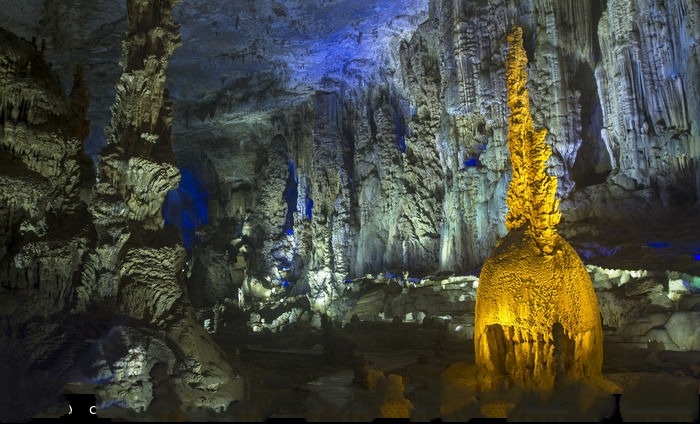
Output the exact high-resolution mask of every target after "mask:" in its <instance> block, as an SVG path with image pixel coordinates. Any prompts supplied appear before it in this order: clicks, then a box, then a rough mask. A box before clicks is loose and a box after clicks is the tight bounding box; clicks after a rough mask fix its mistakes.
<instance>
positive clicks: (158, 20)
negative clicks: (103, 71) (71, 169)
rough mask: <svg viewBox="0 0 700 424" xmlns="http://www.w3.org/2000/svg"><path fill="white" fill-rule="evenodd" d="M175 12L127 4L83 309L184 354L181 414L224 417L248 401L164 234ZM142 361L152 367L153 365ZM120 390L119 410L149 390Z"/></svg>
mask: <svg viewBox="0 0 700 424" xmlns="http://www.w3.org/2000/svg"><path fill="white" fill-rule="evenodd" d="M174 4H175V2H152V1H144V0H134V1H129V2H128V15H129V25H130V32H129V34H128V37H127V39H126V40H125V41H124V43H123V45H122V49H123V58H122V66H123V73H122V76H121V78H120V80H119V83H118V84H117V96H116V101H115V104H114V106H113V109H112V112H113V113H112V121H111V125H110V127H109V129H108V131H107V135H108V146H107V147H106V148H105V149H104V150H103V153H102V155H101V161H100V163H99V167H98V172H99V176H98V179H99V183H98V184H96V185H95V192H94V198H93V203H92V207H91V212H92V214H93V220H94V222H95V226H96V233H97V246H96V248H95V249H94V250H93V251H91V252H89V253H88V258H87V261H86V268H85V272H84V273H83V285H82V287H81V288H80V291H79V293H80V299H79V306H78V307H79V308H82V309H84V310H90V309H91V308H92V307H93V305H95V304H104V303H109V302H111V303H112V304H113V305H114V306H113V310H114V312H115V313H118V314H120V315H123V316H128V317H130V318H132V319H136V320H138V321H140V322H143V323H145V324H147V325H150V326H152V327H153V328H155V329H157V330H159V332H160V334H159V335H158V337H159V340H160V343H164V344H166V345H174V346H177V348H176V352H174V353H173V355H175V363H174V365H173V366H172V367H170V368H171V369H172V375H173V378H174V381H175V383H174V391H175V393H176V394H177V395H178V396H179V398H180V401H181V402H182V405H183V408H185V409H189V408H210V409H213V410H217V411H221V410H225V409H226V408H227V407H228V405H229V404H230V403H231V402H232V401H235V400H236V399H239V398H240V396H241V394H240V392H239V391H238V387H236V385H235V383H234V382H233V381H232V379H233V378H234V377H235V373H234V372H233V370H232V369H231V367H230V365H229V364H228V362H227V361H226V359H225V358H224V354H223V352H221V351H220V349H219V348H218V347H217V346H216V345H215V344H214V342H213V341H212V340H211V339H210V338H209V336H208V334H207V333H206V332H205V331H204V329H203V328H202V327H201V326H199V325H198V324H197V323H196V322H195V321H194V319H193V317H192V310H191V306H190V302H189V300H188V298H187V296H186V295H185V291H184V284H183V283H184V282H183V277H184V276H183V272H182V270H183V267H184V264H185V260H186V252H185V249H184V248H183V247H182V245H181V243H180V242H179V240H178V238H177V237H173V235H172V233H171V232H170V231H172V229H168V228H165V229H164V228H163V224H164V222H163V216H162V212H161V206H162V204H163V201H164V199H165V196H166V194H167V192H168V191H169V190H172V189H175V188H176V186H177V183H178V180H179V171H178V169H177V167H176V165H175V164H174V155H173V153H172V150H171V133H170V131H171V119H172V118H171V113H172V111H171V104H170V101H169V100H168V95H167V91H166V89H165V68H166V65H167V63H168V57H169V56H170V55H171V54H172V52H173V51H174V50H175V48H176V47H177V46H178V45H179V44H180V40H179V35H178V32H177V26H176V24H175V23H174V22H173V21H172V7H173V5H174ZM136 348H137V347H134V346H130V347H129V349H131V350H133V349H136ZM131 350H130V352H131ZM134 352H135V353H134V354H136V353H138V352H136V351H134ZM140 354H141V355H142V356H144V355H145V356H144V360H145V358H146V357H148V356H149V355H147V353H146V352H141V353H140ZM148 359H149V360H151V359H150V358H148ZM153 365H154V363H149V364H146V365H144V366H143V369H142V370H141V371H139V372H138V373H137V374H138V375H139V376H140V377H139V378H141V379H144V378H145V379H148V378H149V377H148V376H149V373H150V368H152V366H153ZM173 367H175V368H173ZM114 384H117V385H120V386H119V387H120V388H115V387H110V386H109V385H108V387H107V388H104V389H102V390H101V391H100V394H101V395H103V396H110V395H115V396H116V398H114V399H113V398H104V399H101V402H104V403H108V404H109V403H111V402H117V403H119V402H121V401H122V399H120V398H119V394H120V393H123V392H124V390H126V391H129V390H131V389H128V388H124V387H122V386H123V385H125V384H127V385H129V384H132V385H133V384H136V385H138V386H139V387H145V386H143V382H142V381H141V380H134V381H131V380H129V381H126V380H123V379H117V380H115V381H114ZM144 396H145V397H143V396H138V395H135V397H134V401H130V400H125V402H126V404H127V406H129V407H130V408H132V409H134V410H136V411H142V410H144V409H145V408H146V407H147V406H148V404H149V401H148V395H144ZM135 399H138V401H136V400H135ZM134 402H136V403H134Z"/></svg>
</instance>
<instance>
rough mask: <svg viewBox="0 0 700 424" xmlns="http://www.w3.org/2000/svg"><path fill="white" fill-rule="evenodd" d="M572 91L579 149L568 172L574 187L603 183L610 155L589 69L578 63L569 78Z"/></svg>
mask: <svg viewBox="0 0 700 424" xmlns="http://www.w3.org/2000/svg"><path fill="white" fill-rule="evenodd" d="M572 84H573V88H574V89H576V90H578V91H579V92H580V93H581V97H580V99H579V102H580V104H581V147H579V149H578V152H577V153H576V159H575V161H574V165H573V167H572V170H571V174H572V175H571V176H572V179H573V180H574V181H575V182H576V188H578V189H581V188H584V187H588V186H592V185H596V184H600V183H603V182H605V180H606V179H607V178H608V175H610V171H611V170H612V167H611V164H610V156H609V155H608V151H607V149H606V147H605V143H604V142H603V140H602V138H601V135H600V132H601V129H602V128H603V112H602V109H601V106H600V101H599V99H598V91H597V87H596V81H595V78H594V76H593V70H592V69H591V67H590V66H589V65H588V64H586V63H581V64H579V66H578V69H577V70H576V73H575V74H574V78H573V79H572Z"/></svg>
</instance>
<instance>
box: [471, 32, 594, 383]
mask: <svg viewBox="0 0 700 424" xmlns="http://www.w3.org/2000/svg"><path fill="white" fill-rule="evenodd" d="M508 43H509V51H508V56H507V59H506V79H507V80H506V82H507V89H508V106H509V108H510V116H509V119H508V147H509V149H510V153H511V163H512V168H513V178H512V181H511V184H510V187H509V189H508V199H507V202H508V208H509V212H508V215H507V217H506V224H507V227H508V230H509V232H508V235H507V236H506V237H505V238H504V239H502V240H501V241H500V242H499V244H498V246H497V247H496V249H495V250H494V252H493V253H492V254H491V256H490V257H489V258H488V259H487V260H486V263H485V264H484V266H483V268H482V271H481V275H480V277H479V287H478V289H477V296H476V317H475V332H474V342H475V349H476V352H475V353H476V364H477V366H479V367H480V368H481V369H482V370H483V371H487V375H491V376H494V377H495V378H494V379H490V382H491V383H493V384H495V383H496V381H498V377H499V376H502V377H505V378H509V379H510V380H511V381H512V382H513V383H515V384H518V385H522V386H525V387H531V388H535V389H541V390H549V389H551V388H552V387H553V386H554V378H555V376H556V375H557V374H559V373H563V374H564V375H566V376H567V377H569V378H576V379H587V380H593V381H595V382H597V383H601V384H604V383H603V382H604V380H603V379H602V375H601V371H602V370H601V369H602V364H603V333H602V328H601V322H600V315H599V312H598V301H597V299H596V295H595V292H594V291H593V284H592V283H591V279H590V277H589V275H588V272H587V271H586V269H585V267H584V266H583V263H582V262H581V259H580V258H579V257H578V254H577V253H576V251H575V250H574V249H573V248H572V247H571V246H570V245H569V244H568V243H567V242H566V240H564V239H563V238H562V237H561V236H559V235H558V234H557V232H556V228H555V226H556V225H557V223H558V222H559V218H560V214H559V210H558V200H557V199H556V197H555V194H556V188H557V179H556V177H552V176H548V175H547V174H546V172H545V169H546V166H545V162H546V161H547V159H548V158H549V157H550V155H551V149H550V147H549V146H548V145H547V143H546V142H545V137H546V134H547V133H546V130H535V129H534V127H533V122H532V117H531V115H530V105H529V93H528V90H527V87H526V83H527V71H526V65H527V57H526V55H525V51H524V49H523V47H522V29H520V28H515V29H514V30H513V31H512V32H511V34H510V35H509V36H508ZM485 386H487V387H488V382H487V383H485Z"/></svg>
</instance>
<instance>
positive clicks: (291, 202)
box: [282, 159, 298, 235]
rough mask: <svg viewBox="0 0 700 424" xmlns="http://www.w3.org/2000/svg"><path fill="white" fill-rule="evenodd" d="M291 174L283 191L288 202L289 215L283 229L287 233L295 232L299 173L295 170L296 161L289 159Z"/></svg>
mask: <svg viewBox="0 0 700 424" xmlns="http://www.w3.org/2000/svg"><path fill="white" fill-rule="evenodd" d="M288 169H289V176H287V184H286V186H285V187H284V191H283V192H282V199H283V200H284V201H285V202H286V203H287V216H286V218H285V220H284V225H283V227H282V229H283V230H284V232H285V233H287V234H289V235H292V234H294V214H295V213H296V212H297V195H298V192H297V182H298V181H297V175H296V172H295V170H294V161H293V160H291V159H289V161H288Z"/></svg>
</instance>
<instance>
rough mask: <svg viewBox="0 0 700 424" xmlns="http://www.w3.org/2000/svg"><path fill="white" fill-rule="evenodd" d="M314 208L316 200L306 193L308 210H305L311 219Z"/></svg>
mask: <svg viewBox="0 0 700 424" xmlns="http://www.w3.org/2000/svg"><path fill="white" fill-rule="evenodd" d="M313 208H314V201H313V199H311V197H309V195H308V194H307V195H306V210H305V211H304V212H305V214H306V217H307V218H309V219H312V218H313Z"/></svg>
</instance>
